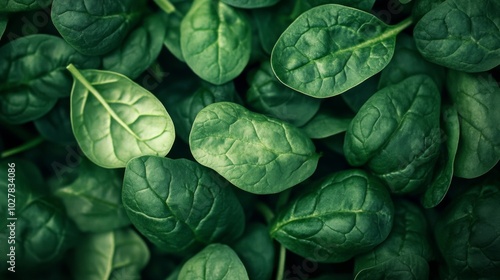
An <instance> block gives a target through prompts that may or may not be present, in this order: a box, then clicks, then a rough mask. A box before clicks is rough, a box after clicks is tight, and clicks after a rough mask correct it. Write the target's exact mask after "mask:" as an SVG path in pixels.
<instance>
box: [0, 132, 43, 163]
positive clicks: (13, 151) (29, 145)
mask: <svg viewBox="0 0 500 280" xmlns="http://www.w3.org/2000/svg"><path fill="white" fill-rule="evenodd" d="M42 142H43V137H42V136H38V137H36V138H34V139H32V140H30V141H28V142H26V143H24V144H22V145H21V146H18V147H15V148H12V149H10V150H7V151H4V152H2V153H1V154H0V158H6V157H10V156H13V155H15V154H18V153H21V152H24V151H26V150H29V149H31V148H33V147H36V146H38V145H39V144H40V143H42Z"/></svg>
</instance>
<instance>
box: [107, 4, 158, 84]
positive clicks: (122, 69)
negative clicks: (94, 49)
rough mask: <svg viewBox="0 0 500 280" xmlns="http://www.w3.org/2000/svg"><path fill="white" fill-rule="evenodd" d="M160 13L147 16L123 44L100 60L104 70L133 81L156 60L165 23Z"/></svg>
mask: <svg viewBox="0 0 500 280" xmlns="http://www.w3.org/2000/svg"><path fill="white" fill-rule="evenodd" d="M163 17H164V16H163V15H162V13H156V14H153V15H150V16H148V17H147V18H146V19H145V20H144V22H143V23H142V25H141V26H139V27H138V28H136V29H135V30H134V31H132V32H131V33H130V35H129V36H128V37H127V38H126V39H125V40H124V42H123V44H122V45H121V46H120V47H118V48H117V49H115V50H113V51H112V52H111V53H109V54H107V55H106V56H104V57H103V59H102V67H103V69H104V70H109V71H113V72H118V73H121V74H123V75H125V76H127V77H129V78H130V79H135V78H137V77H139V75H140V74H141V73H142V72H144V71H146V69H148V67H149V66H150V65H151V64H152V63H153V62H154V61H155V60H156V58H157V57H158V55H159V54H160V51H161V49H162V47H163V40H164V37H165V35H166V22H165V20H164V18H163Z"/></svg>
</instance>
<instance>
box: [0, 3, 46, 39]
mask: <svg viewBox="0 0 500 280" xmlns="http://www.w3.org/2000/svg"><path fill="white" fill-rule="evenodd" d="M51 3H52V0H0V13H14V12H25V11H34V10H39V9H41V8H45V7H48V6H50V4H51ZM0 37H1V36H0Z"/></svg>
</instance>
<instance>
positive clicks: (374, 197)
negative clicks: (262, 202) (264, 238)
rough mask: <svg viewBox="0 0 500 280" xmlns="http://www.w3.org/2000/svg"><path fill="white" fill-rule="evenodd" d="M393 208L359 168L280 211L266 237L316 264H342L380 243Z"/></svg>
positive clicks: (376, 183)
mask: <svg viewBox="0 0 500 280" xmlns="http://www.w3.org/2000/svg"><path fill="white" fill-rule="evenodd" d="M393 214H394V207H393V204H392V200H391V197H390V195H389V192H388V191H387V189H386V188H385V187H384V185H382V184H381V183H380V182H379V181H378V180H377V179H376V178H374V177H372V176H371V175H369V174H367V173H366V172H364V171H362V170H354V169H353V170H347V171H341V172H338V173H334V174H332V175H330V176H327V177H326V178H324V179H323V180H321V181H319V182H318V183H316V184H314V185H312V186H310V187H308V188H307V189H303V190H302V192H301V193H300V194H299V195H298V196H297V197H296V198H295V199H294V200H292V201H291V202H290V203H288V204H287V206H286V207H285V208H284V209H283V210H282V211H281V212H280V213H278V215H277V217H276V219H275V220H274V222H273V223H272V224H271V229H270V233H271V236H272V237H273V238H275V239H276V240H278V242H280V243H281V244H282V245H283V246H285V247H286V248H287V249H289V250H290V251H292V252H294V253H296V254H299V255H301V256H303V257H305V258H308V259H310V260H313V261H317V262H344V261H347V260H349V259H350V258H352V257H353V256H355V255H357V254H360V253H364V252H367V251H369V250H371V249H373V248H374V247H375V246H377V245H378V244H380V243H382V241H384V240H385V239H386V238H387V236H388V235H389V232H390V231H391V228H392V222H393Z"/></svg>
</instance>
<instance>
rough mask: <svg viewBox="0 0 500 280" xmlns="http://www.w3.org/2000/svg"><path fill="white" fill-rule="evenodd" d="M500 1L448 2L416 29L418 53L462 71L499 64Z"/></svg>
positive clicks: (486, 68) (480, 69)
mask: <svg viewBox="0 0 500 280" xmlns="http://www.w3.org/2000/svg"><path fill="white" fill-rule="evenodd" d="M498 13H500V2H498V1H491V0H477V1H474V2H470V1H467V0H447V1H445V2H443V3H442V4H441V5H439V6H437V7H436V8H435V9H433V10H431V11H430V12H428V13H427V14H426V15H424V16H423V17H422V19H420V21H419V22H418V23H417V25H416V26H415V30H414V32H413V36H414V38H415V42H416V43H417V47H418V50H419V51H420V52H421V53H422V55H423V56H424V57H425V58H426V59H427V60H429V61H431V62H433V63H436V64H439V65H443V66H445V67H448V68H452V69H455V70H459V71H465V72H482V71H487V70H490V69H492V68H494V67H496V66H498V65H500V17H498Z"/></svg>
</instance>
